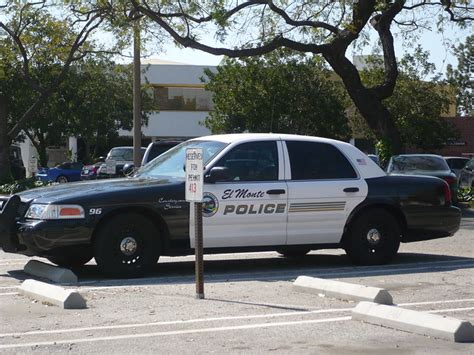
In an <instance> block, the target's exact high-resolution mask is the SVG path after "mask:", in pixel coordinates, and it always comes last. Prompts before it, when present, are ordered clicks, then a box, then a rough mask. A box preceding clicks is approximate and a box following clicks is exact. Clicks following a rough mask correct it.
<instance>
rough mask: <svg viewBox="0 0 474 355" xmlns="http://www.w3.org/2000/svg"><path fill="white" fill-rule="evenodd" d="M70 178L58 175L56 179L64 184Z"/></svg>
mask: <svg viewBox="0 0 474 355" xmlns="http://www.w3.org/2000/svg"><path fill="white" fill-rule="evenodd" d="M68 181H69V180H68V178H67V177H66V176H64V175H60V176H58V178H57V179H56V182H59V183H60V184H64V183H66V182H68Z"/></svg>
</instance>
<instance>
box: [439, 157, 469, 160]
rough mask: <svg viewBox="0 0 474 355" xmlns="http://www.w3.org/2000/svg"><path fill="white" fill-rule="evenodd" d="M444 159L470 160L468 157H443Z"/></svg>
mask: <svg viewBox="0 0 474 355" xmlns="http://www.w3.org/2000/svg"><path fill="white" fill-rule="evenodd" d="M443 158H444V159H462V160H469V158H466V157H443Z"/></svg>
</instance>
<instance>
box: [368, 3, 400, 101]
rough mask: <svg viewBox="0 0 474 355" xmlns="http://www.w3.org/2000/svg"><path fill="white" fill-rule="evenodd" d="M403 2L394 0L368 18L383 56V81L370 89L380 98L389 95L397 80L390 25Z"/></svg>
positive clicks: (396, 66)
mask: <svg viewBox="0 0 474 355" xmlns="http://www.w3.org/2000/svg"><path fill="white" fill-rule="evenodd" d="M404 4H405V0H396V1H395V2H394V3H392V4H391V5H390V6H389V7H388V9H387V10H385V11H384V12H382V14H381V15H376V16H374V17H373V18H372V19H371V20H370V23H371V25H372V26H373V27H374V29H375V30H376V31H377V32H378V34H379V37H380V42H381V43H382V50H383V57H384V73H385V78H384V82H383V83H382V84H381V85H378V86H376V87H374V88H372V89H371V90H372V91H373V92H374V94H375V95H377V96H378V97H379V98H380V99H385V98H387V97H389V96H391V95H392V93H393V90H394V89H395V84H396V82H397V77H398V65H397V58H396V57H395V48H394V45H393V35H392V33H391V31H390V26H391V24H392V22H393V20H394V18H395V16H396V15H397V14H398V13H400V11H402V10H403V5H404Z"/></svg>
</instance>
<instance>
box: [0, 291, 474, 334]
mask: <svg viewBox="0 0 474 355" xmlns="http://www.w3.org/2000/svg"><path fill="white" fill-rule="evenodd" d="M460 302H474V299H471V298H467V299H456V300H445V301H427V302H413V303H403V304H399V305H398V306H417V305H420V304H423V305H430V304H432V305H434V304H444V303H460ZM352 309H353V308H352V307H351V308H331V309H318V310H313V311H295V312H281V313H270V314H255V315H245V316H231V317H214V318H197V319H188V320H176V321H163V322H151V323H136V324H133V323H131V324H120V325H108V326H107V325H104V326H95V327H82V328H64V329H53V330H32V331H27V332H16V333H4V334H0V338H5V337H18V336H28V335H41V334H59V333H76V332H83V331H93V330H113V329H126V328H143V327H153V326H162V325H178V324H193V323H204V322H216V321H228V320H244V319H264V318H277V317H293V316H300V315H313V314H325V313H345V312H350V311H352ZM471 309H474V307H468V308H452V309H440V310H433V311H426V312H428V313H442V312H458V311H460V310H471Z"/></svg>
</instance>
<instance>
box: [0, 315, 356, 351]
mask: <svg viewBox="0 0 474 355" xmlns="http://www.w3.org/2000/svg"><path fill="white" fill-rule="evenodd" d="M350 319H351V317H350V316H349V317H338V318H326V319H312V320H302V321H293V322H281V323H262V324H250V325H236V326H229V327H217V328H201V329H189V330H177V331H167V332H156V333H144V334H130V335H116V336H107V337H99V338H81V339H67V340H54V341H42V342H32V343H20V344H4V345H0V349H14V348H26V347H30V346H44V345H60V344H71V343H75V344H77V343H91V342H97V341H107V340H125V339H137V338H150V337H158V336H170V335H183V334H196V333H213V332H222V331H229V330H244V329H258V328H271V327H282V326H292V325H300V324H316V323H329V322H341V321H347V320H350Z"/></svg>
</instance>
